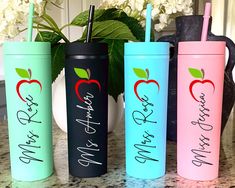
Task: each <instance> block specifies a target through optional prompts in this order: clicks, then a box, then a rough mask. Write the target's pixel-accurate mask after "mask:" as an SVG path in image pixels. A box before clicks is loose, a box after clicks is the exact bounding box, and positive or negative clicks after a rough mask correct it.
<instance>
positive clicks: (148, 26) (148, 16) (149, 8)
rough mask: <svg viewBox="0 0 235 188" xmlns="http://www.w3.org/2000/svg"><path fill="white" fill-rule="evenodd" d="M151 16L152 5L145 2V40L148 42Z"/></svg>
mask: <svg viewBox="0 0 235 188" xmlns="http://www.w3.org/2000/svg"><path fill="white" fill-rule="evenodd" d="M151 18H152V5H151V4H147V11H146V29H145V42H150V35H151Z"/></svg>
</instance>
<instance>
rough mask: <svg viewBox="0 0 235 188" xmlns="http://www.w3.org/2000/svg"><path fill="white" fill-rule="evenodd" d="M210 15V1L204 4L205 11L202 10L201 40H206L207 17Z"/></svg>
mask: <svg viewBox="0 0 235 188" xmlns="http://www.w3.org/2000/svg"><path fill="white" fill-rule="evenodd" d="M210 16H211V3H209V2H208V3H206V6H205V12H204V16H203V18H204V20H203V27H202V35H201V41H206V40H207V34H208V25H209V19H210Z"/></svg>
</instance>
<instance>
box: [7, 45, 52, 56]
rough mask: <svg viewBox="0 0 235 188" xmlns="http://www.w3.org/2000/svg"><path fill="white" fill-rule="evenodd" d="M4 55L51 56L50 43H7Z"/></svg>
mask: <svg viewBox="0 0 235 188" xmlns="http://www.w3.org/2000/svg"><path fill="white" fill-rule="evenodd" d="M3 53H4V54H7V55H18V54H19V55H50V54H51V44H50V42H5V43H4V44H3Z"/></svg>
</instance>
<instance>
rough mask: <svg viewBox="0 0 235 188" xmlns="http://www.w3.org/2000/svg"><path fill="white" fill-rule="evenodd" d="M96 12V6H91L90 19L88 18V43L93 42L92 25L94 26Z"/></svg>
mask: <svg viewBox="0 0 235 188" xmlns="http://www.w3.org/2000/svg"><path fill="white" fill-rule="evenodd" d="M94 12H95V6H94V5H90V10H89V17H88V22H87V34H86V42H91V34H92V25H93V19H94Z"/></svg>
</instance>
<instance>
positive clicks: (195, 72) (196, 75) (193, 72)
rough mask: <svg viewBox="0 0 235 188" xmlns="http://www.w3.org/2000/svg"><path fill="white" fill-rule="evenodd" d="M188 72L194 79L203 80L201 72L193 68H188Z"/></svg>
mask: <svg viewBox="0 0 235 188" xmlns="http://www.w3.org/2000/svg"><path fill="white" fill-rule="evenodd" d="M188 70H189V72H190V74H191V75H192V76H193V77H194V78H203V72H202V71H201V70H198V69H194V68H189V69H188Z"/></svg>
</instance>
